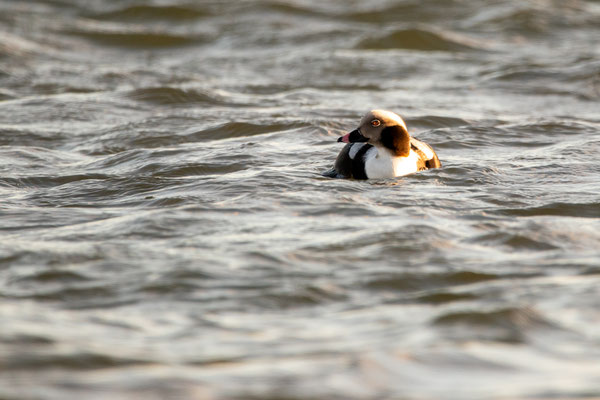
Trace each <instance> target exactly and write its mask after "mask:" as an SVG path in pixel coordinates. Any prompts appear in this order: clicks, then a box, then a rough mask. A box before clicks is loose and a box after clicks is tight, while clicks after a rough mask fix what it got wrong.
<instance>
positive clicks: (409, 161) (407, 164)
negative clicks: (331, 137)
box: [323, 110, 442, 179]
mask: <svg viewBox="0 0 600 400" xmlns="http://www.w3.org/2000/svg"><path fill="white" fill-rule="evenodd" d="M338 142H344V143H347V144H346V146H344V148H343V149H342V151H340V154H339V155H338V156H337V159H336V160H335V165H334V167H333V168H332V169H331V170H329V171H327V172H325V173H323V175H324V176H328V177H331V178H354V179H383V178H394V177H397V176H404V175H408V174H412V173H415V172H417V171H422V170H424V169H430V168H440V167H441V166H442V164H441V163H440V160H439V158H438V156H437V154H436V153H435V151H434V150H433V148H431V146H429V145H428V144H427V143H425V142H422V141H420V140H417V139H415V138H413V137H410V135H409V134H408V130H407V129H406V124H405V123H404V121H403V120H402V118H400V116H399V115H397V114H395V113H393V112H391V111H385V110H372V111H370V112H368V113H367V115H365V116H364V117H363V118H362V120H361V121H360V125H359V127H358V128H357V129H355V130H353V131H352V132H350V133H348V134H346V135H344V136H341V137H340V138H339V139H338Z"/></svg>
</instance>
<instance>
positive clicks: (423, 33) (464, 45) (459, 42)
mask: <svg viewBox="0 0 600 400" xmlns="http://www.w3.org/2000/svg"><path fill="white" fill-rule="evenodd" d="M356 48H357V49H366V50H384V49H406V50H421V51H450V52H463V51H472V50H476V49H480V48H481V46H480V45H477V44H475V41H474V40H471V39H468V38H466V37H462V36H460V35H458V34H455V33H450V32H443V31H437V30H433V29H424V28H412V29H400V30H396V31H393V32H391V33H388V34H385V35H382V36H377V37H368V38H366V39H363V40H362V41H360V42H359V43H358V44H357V45H356Z"/></svg>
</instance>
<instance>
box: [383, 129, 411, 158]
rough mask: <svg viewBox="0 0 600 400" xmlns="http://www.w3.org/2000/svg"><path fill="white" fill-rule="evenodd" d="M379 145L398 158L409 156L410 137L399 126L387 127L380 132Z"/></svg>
mask: <svg viewBox="0 0 600 400" xmlns="http://www.w3.org/2000/svg"><path fill="white" fill-rule="evenodd" d="M381 144H382V145H383V146H384V147H386V148H388V149H390V150H392V152H394V154H395V155H396V156H398V157H406V156H408V155H409V154H410V136H409V135H408V132H407V131H406V129H404V128H403V127H401V126H399V125H395V126H388V127H386V128H384V129H383V131H381Z"/></svg>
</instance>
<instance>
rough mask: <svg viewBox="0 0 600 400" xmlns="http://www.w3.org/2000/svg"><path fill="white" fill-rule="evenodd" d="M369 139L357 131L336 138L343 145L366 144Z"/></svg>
mask: <svg viewBox="0 0 600 400" xmlns="http://www.w3.org/2000/svg"><path fill="white" fill-rule="evenodd" d="M368 140H369V139H368V138H366V137H364V136H363V135H361V134H360V132H359V131H358V129H355V130H353V131H352V132H350V133H347V134H345V135H344V136H340V137H339V138H338V142H344V143H356V142H366V141H368Z"/></svg>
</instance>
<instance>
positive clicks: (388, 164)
mask: <svg viewBox="0 0 600 400" xmlns="http://www.w3.org/2000/svg"><path fill="white" fill-rule="evenodd" d="M418 160H419V156H418V154H417V153H415V152H414V151H413V150H411V151H410V154H409V155H408V156H407V157H393V156H392V155H391V154H390V152H388V151H387V150H383V149H377V148H376V147H373V148H371V149H369V151H367V153H366V154H365V172H366V173H367V177H368V178H369V179H385V178H395V177H397V176H404V175H408V174H414V173H415V172H417V170H418V167H417V161H418Z"/></svg>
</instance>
